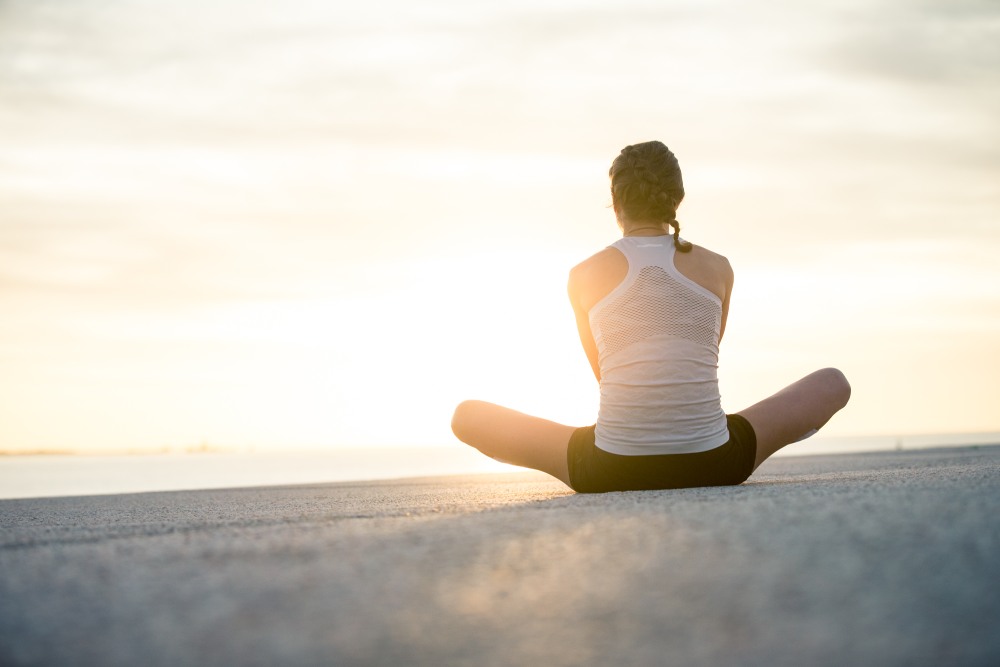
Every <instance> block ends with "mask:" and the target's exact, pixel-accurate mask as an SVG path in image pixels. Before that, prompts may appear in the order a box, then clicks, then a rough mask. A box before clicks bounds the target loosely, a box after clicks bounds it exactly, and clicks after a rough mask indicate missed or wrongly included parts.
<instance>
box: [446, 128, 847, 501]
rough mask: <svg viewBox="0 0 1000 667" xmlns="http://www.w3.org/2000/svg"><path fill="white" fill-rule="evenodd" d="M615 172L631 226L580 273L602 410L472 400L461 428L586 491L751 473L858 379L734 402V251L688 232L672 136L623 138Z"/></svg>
mask: <svg viewBox="0 0 1000 667" xmlns="http://www.w3.org/2000/svg"><path fill="white" fill-rule="evenodd" d="M610 176H611V201H612V205H613V207H614V211H615V216H616V218H617V219H618V224H619V226H620V227H621V229H622V232H623V236H622V238H621V239H620V240H619V241H617V242H616V243H614V244H613V245H611V246H609V247H607V248H605V249H604V250H602V251H601V252H599V253H597V254H596V255H594V256H593V257H590V258H589V259H587V260H585V261H584V262H582V263H581V264H579V265H578V266H576V267H574V268H573V269H572V271H571V272H570V276H569V297H570V301H571V302H572V304H573V310H574V312H575V314H576V322H577V328H578V329H579V332H580V341H581V342H582V343H583V349H584V351H585V352H586V354H587V358H588V359H589V361H590V365H591V366H592V367H593V369H594V375H595V376H596V377H597V380H598V382H599V383H600V391H601V402H600V410H599V413H598V417H597V423H596V424H595V425H594V426H589V427H583V428H575V427H572V426H565V425H563V424H557V423H555V422H551V421H548V420H545V419H540V418H538V417H532V416H529V415H525V414H522V413H520V412H516V411H514V410H510V409H507V408H503V407H500V406H498V405H493V404H491V403H484V402H482V401H465V402H464V403H462V404H460V405H459V406H458V408H457V409H456V410H455V415H454V418H453V419H452V430H453V431H454V432H455V435H456V436H458V438H459V439H460V440H462V441H463V442H465V443H468V444H470V445H472V446H474V447H476V448H477V449H479V450H480V451H481V452H483V453H484V454H486V455H487V456H491V457H493V458H495V459H497V460H500V461H504V462H507V463H513V464H516V465H520V466H526V467H528V468H534V469H536V470H542V471H544V472H547V473H549V474H550V475H552V476H554V477H557V478H559V479H560V480H562V481H563V482H565V483H566V484H567V485H568V486H570V487H571V488H572V489H574V490H576V491H578V492H602V491H622V490H629V489H669V488H684V487H692V486H719V485H728V484H740V483H742V482H743V481H744V480H746V479H747V477H749V476H750V474H751V473H752V472H753V471H754V470H756V468H757V466H759V465H760V464H761V463H763V462H764V461H765V460H766V459H767V458H768V457H769V456H771V454H773V453H775V452H776V451H778V450H779V449H781V448H782V447H784V446H785V445H787V444H790V443H792V442H796V441H798V440H801V439H803V438H806V437H809V436H810V435H812V434H813V433H815V432H816V431H817V430H818V429H819V428H820V427H822V426H823V425H824V424H825V423H826V422H827V421H828V420H829V419H830V417H832V416H833V415H834V413H836V412H837V411H838V410H840V409H841V408H842V407H844V405H846V404H847V400H848V398H849V397H850V394H851V388H850V385H849V384H848V383H847V379H846V378H845V377H844V375H843V373H841V372H840V371H839V370H836V369H833V368H826V369H823V370H819V371H816V372H815V373H812V374H810V375H807V376H806V377H804V378H802V379H801V380H799V381H798V382H796V383H794V384H792V385H790V386H788V387H786V388H785V389H783V390H781V391H780V392H778V393H777V394H775V395H774V396H771V397H770V398H767V399H764V400H763V401H761V402H759V403H756V404H754V405H752V406H750V407H749V408H746V409H745V410H742V411H740V412H738V413H736V414H732V415H726V414H725V413H724V412H723V410H722V406H721V398H720V395H719V385H718V377H717V369H718V354H719V341H721V339H722V335H723V333H724V332H725V329H726V316H727V314H728V311H729V296H730V294H731V292H732V288H733V271H732V268H730V266H729V261H728V260H727V259H726V258H725V257H723V256H722V255H717V254H715V253H714V252H711V251H710V250H707V249H705V248H702V247H700V246H697V245H694V244H691V243H688V242H687V241H684V240H682V239H681V238H680V225H679V224H678V222H677V217H676V213H677V206H678V205H679V204H680V202H681V200H682V199H683V198H684V185H683V182H682V180H681V172H680V167H679V165H678V163H677V159H676V158H675V157H674V154H673V153H672V152H671V151H670V150H669V149H668V148H667V147H666V146H665V145H663V144H662V143H660V142H658V141H650V142H646V143H642V144H636V145H633V146H626V147H625V148H624V149H623V150H622V152H621V154H620V155H619V156H618V157H617V158H616V159H615V161H614V163H613V164H612V165H611V171H610ZM671 230H672V231H673V233H672V234H671V233H670V232H671Z"/></svg>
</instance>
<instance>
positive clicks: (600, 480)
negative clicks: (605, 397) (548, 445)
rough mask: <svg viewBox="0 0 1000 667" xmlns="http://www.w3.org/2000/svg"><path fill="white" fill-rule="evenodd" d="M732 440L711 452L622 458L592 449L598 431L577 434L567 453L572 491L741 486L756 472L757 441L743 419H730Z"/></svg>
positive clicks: (590, 428) (591, 429) (580, 430)
mask: <svg viewBox="0 0 1000 667" xmlns="http://www.w3.org/2000/svg"><path fill="white" fill-rule="evenodd" d="M726 421H727V422H728V424H729V441H728V442H727V443H726V444H724V445H720V446H718V447H716V448H715V449H710V450H708V451H707V452H696V453H694V454H653V455H650V456H623V455H621V454H612V453H611V452H606V451H604V450H603V449H601V448H600V447H598V446H597V445H596V444H594V427H593V426H584V427H583V428H578V429H577V430H576V431H574V432H573V435H572V436H571V437H570V439H569V449H568V450H567V452H566V457H567V462H568V463H569V480H570V486H571V487H573V490H574V491H576V492H577V493H603V492H606V491H639V490H643V489H684V488H688V487H692V486H730V485H735V484H742V483H743V482H744V481H746V478H747V477H749V476H750V473H752V472H753V464H754V461H755V459H756V458H757V436H756V435H755V434H754V432H753V427H752V426H751V425H750V422H748V421H747V420H746V419H745V418H744V417H741V416H740V415H726Z"/></svg>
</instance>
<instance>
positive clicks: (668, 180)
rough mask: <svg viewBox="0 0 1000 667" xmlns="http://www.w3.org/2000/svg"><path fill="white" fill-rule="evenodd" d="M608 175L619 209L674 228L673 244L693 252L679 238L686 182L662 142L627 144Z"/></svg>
mask: <svg viewBox="0 0 1000 667" xmlns="http://www.w3.org/2000/svg"><path fill="white" fill-rule="evenodd" d="M608 175H609V176H610V177H611V202H612V205H613V206H614V208H615V211H616V212H619V214H624V215H625V216H627V217H628V218H630V219H632V220H657V221H660V222H662V223H663V224H664V225H667V226H669V227H673V229H674V247H675V248H677V250H679V251H680V252H690V251H691V244H690V243H688V242H687V241H682V240H681V237H680V234H681V226H680V223H679V222H677V206H678V205H679V204H680V203H681V200H682V199H684V182H683V180H682V179H681V167H680V165H679V164H678V163H677V158H676V157H675V156H674V154H673V153H672V152H671V151H670V149H669V148H667V147H666V146H665V145H664V144H663V143H661V142H659V141H647V142H645V143H642V144H634V145H631V146H626V147H625V148H623V149H622V152H621V153H620V154H619V155H618V157H617V158H615V161H614V162H612V163H611V170H610V171H609V172H608Z"/></svg>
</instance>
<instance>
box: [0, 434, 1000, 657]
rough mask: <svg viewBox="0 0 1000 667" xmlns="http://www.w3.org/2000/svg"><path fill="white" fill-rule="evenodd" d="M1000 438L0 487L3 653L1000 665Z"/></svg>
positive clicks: (0, 653) (0, 654)
mask: <svg viewBox="0 0 1000 667" xmlns="http://www.w3.org/2000/svg"><path fill="white" fill-rule="evenodd" d="M998 510H1000V448H998V447H981V448H978V449H976V448H970V449H947V450H936V451H922V452H893V453H886V454H860V455H850V456H833V457H805V458H788V459H772V461H769V462H768V463H767V464H766V465H765V466H764V467H762V468H761V470H759V471H758V473H757V474H756V475H755V476H754V477H752V478H751V479H750V481H749V482H747V483H746V484H744V485H743V486H740V487H735V488H721V489H690V490H684V491H662V492H638V493H635V492H634V493H615V494H605V495H592V496H585V495H573V494H571V493H569V492H568V491H567V490H566V489H565V488H564V487H562V486H561V485H560V484H559V483H557V482H553V481H549V480H548V479H547V478H545V477H544V476H542V475H536V474H533V473H526V474H523V475H494V476H483V477H464V478H439V479H422V480H408V481H395V482H373V483H346V484H331V485H318V486H316V485H314V486H299V487H284V488H256V489H236V490H225V491H194V492H177V493H150V494H136V495H121V496H94V497H83V498H52V499H32V500H6V501H0V529H2V533H0V535H2V538H0V664H3V665H140V664H141V665H171V666H174V665H279V664H280V665H355V664H356V665H400V664H405V665H452V664H470V665H471V664H475V665H587V664H593V665H604V664H613V665H660V664H664V665H768V666H771V665H831V666H832V665H837V666H838V667H839V666H841V665H848V664H852V665H907V666H913V665H935V666H937V665H945V664H947V665H997V664H1000V633H998V632H997V628H996V624H997V619H998V618H1000V511H998Z"/></svg>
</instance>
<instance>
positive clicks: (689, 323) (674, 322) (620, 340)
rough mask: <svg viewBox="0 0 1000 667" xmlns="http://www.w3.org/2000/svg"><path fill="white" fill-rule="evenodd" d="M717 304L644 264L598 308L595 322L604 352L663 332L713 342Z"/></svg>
mask: <svg viewBox="0 0 1000 667" xmlns="http://www.w3.org/2000/svg"><path fill="white" fill-rule="evenodd" d="M721 317H722V309H721V307H720V305H719V304H718V303H717V302H715V301H713V300H712V299H710V298H708V297H707V296H705V295H703V294H699V293H697V292H695V291H694V290H692V289H691V287H690V286H688V285H685V284H684V283H682V282H680V281H679V280H677V279H676V278H674V277H673V276H671V275H670V274H669V273H667V272H666V271H664V270H663V269H662V268H660V267H658V266H645V267H643V268H642V269H640V271H639V275H638V276H637V277H636V279H635V282H633V283H632V284H631V285H630V286H629V287H628V288H627V289H626V290H625V291H624V292H623V293H622V294H621V295H619V296H618V297H617V298H616V299H615V300H614V301H613V302H611V303H609V304H608V305H607V306H605V307H604V308H602V309H601V311H600V312H599V313H598V314H597V318H596V319H597V324H598V326H599V327H600V331H601V340H602V343H603V346H604V352H605V353H606V354H614V353H615V352H618V351H619V350H622V349H624V348H626V347H628V346H629V345H631V344H632V343H635V342H636V341H640V340H643V339H645V338H650V337H652V336H658V335H666V336H677V337H680V338H686V339H687V340H690V341H693V342H695V343H698V344H700V345H706V346H712V345H715V344H717V340H716V336H717V335H718V331H719V325H720V321H721Z"/></svg>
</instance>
